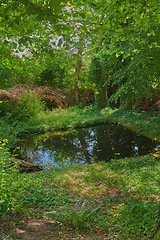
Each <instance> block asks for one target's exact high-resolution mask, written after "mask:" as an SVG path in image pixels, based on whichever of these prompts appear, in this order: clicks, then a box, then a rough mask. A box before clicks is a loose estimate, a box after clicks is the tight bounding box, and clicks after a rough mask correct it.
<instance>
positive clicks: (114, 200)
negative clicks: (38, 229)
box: [14, 154, 160, 239]
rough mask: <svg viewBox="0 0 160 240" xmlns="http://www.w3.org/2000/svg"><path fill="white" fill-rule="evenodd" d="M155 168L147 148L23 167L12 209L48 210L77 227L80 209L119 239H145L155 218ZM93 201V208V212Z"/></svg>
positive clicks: (158, 164)
mask: <svg viewBox="0 0 160 240" xmlns="http://www.w3.org/2000/svg"><path fill="white" fill-rule="evenodd" d="M159 170H160V162H159V158H158V157H157V156H154V155H152V154H150V155H147V156H144V157H137V158H128V159H127V158H126V159H120V160H112V161H111V162H109V163H94V164H92V165H87V166H83V167H77V166H72V167H69V168H67V167H66V168H64V169H54V170H50V171H48V172H46V171H42V172H41V173H34V174H25V173H24V174H21V175H20V176H19V182H20V183H21V184H23V188H22V190H21V191H20V193H19V194H18V195H17V196H14V211H15V213H16V212H18V213H25V214H31V215H33V214H36V215H37V214H38V215H39V214H40V216H43V213H44V211H45V212H50V211H51V212H52V213H53V214H52V213H51V214H52V215H53V216H54V219H56V220H57V221H58V222H61V223H62V224H64V225H66V226H68V224H69V225H70V224H71V225H73V226H74V227H75V229H76V228H78V229H79V230H80V229H81V231H83V227H87V222H86V224H85V222H83V219H82V216H83V214H84V216H85V217H86V218H87V217H88V218H87V219H88V221H89V227H90V228H91V229H94V228H96V227H97V226H98V229H99V231H101V232H103V231H108V232H110V233H115V232H116V233H117V234H118V236H119V237H118V239H128V238H131V239H139V237H141V239H150V238H151V237H152V235H153V232H154V229H155V227H156V223H157V219H158V206H159V204H158V199H159V186H160V178H159ZM63 206H65V209H64V207H63ZM98 206H100V208H99V209H98V213H97V212H96V214H92V213H94V210H95V209H96V208H97V207H98ZM62 211H63V212H62ZM42 212H43V213H42ZM89 213H91V214H90V215H89V216H88V215H87V214H89ZM58 216H59V217H58Z"/></svg>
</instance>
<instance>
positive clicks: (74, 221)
mask: <svg viewBox="0 0 160 240" xmlns="http://www.w3.org/2000/svg"><path fill="white" fill-rule="evenodd" d="M100 208H101V206H99V207H97V208H95V209H93V210H91V211H90V209H89V208H87V209H82V210H80V211H79V212H76V211H73V210H69V209H67V208H65V207H61V210H63V212H62V211H61V212H57V211H51V212H46V213H44V216H46V215H51V216H52V217H53V218H54V220H56V221H57V222H61V223H64V224H66V225H72V226H73V227H79V228H80V227H81V228H90V227H91V225H90V223H89V222H90V221H91V219H92V216H93V215H95V214H96V213H97V212H98V210H99V209H100Z"/></svg>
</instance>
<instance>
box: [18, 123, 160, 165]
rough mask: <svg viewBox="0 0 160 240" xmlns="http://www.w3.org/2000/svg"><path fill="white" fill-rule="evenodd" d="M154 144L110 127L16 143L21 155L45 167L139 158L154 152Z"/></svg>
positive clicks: (78, 130) (98, 127) (23, 139)
mask: <svg viewBox="0 0 160 240" xmlns="http://www.w3.org/2000/svg"><path fill="white" fill-rule="evenodd" d="M156 145H157V144H156V142H155V141H152V140H150V139H148V138H146V137H143V136H141V135H137V134H135V133H133V132H132V131H129V130H126V129H124V128H122V127H119V126H116V125H111V124H103V125H98V126H92V127H88V128H82V129H76V130H71V131H61V132H57V133H46V134H33V135H27V136H25V137H24V138H22V139H21V140H20V142H19V143H18V147H19V148H20V150H21V153H22V154H23V155H25V156H26V157H27V158H29V159H31V160H32V162H34V163H38V164H41V165H43V166H44V167H45V168H50V167H63V166H69V165H72V164H74V165H75V164H77V165H84V164H90V163H93V162H101V161H104V162H108V161H110V160H111V159H113V158H116V159H119V158H124V157H135V156H141V155H145V154H147V153H149V152H152V151H154V148H155V147H156Z"/></svg>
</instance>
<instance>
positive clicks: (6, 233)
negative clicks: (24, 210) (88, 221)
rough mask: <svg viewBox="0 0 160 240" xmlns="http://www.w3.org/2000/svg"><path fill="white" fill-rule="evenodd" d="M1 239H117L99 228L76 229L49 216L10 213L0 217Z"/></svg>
mask: <svg viewBox="0 0 160 240" xmlns="http://www.w3.org/2000/svg"><path fill="white" fill-rule="evenodd" d="M0 239H2V240H3V239H5V240H7V239H9V240H10V239H16V240H18V239H21V240H45V239H48V240H52V239H60V240H63V239H66V240H67V239H77V240H85V239H86V240H87V239H88V240H89V239H93V240H94V239H95V240H96V239H97V240H98V239H116V238H114V237H112V236H110V235H108V233H107V230H106V233H105V232H101V231H100V229H99V228H97V229H95V230H93V231H90V230H89V231H87V230H83V231H81V232H80V231H78V232H77V231H75V229H72V228H71V227H64V226H63V225H62V224H60V223H59V224H54V221H53V220H50V219H49V218H38V217H34V216H32V217H23V216H19V215H18V216H16V217H15V216H11V215H8V216H7V218H6V219H5V220H4V219H3V220H2V219H0Z"/></svg>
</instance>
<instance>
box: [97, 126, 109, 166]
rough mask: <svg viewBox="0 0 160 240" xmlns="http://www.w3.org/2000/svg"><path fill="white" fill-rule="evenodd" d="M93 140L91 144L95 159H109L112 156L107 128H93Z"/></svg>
mask: <svg viewBox="0 0 160 240" xmlns="http://www.w3.org/2000/svg"><path fill="white" fill-rule="evenodd" d="M95 140H96V141H95V144H94V146H93V155H94V158H95V161H96V162H98V161H109V160H110V159H111V158H112V157H113V156H114V149H113V148H112V139H111V136H110V132H109V128H106V129H104V127H100V126H99V127H97V128H96V130H95Z"/></svg>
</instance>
